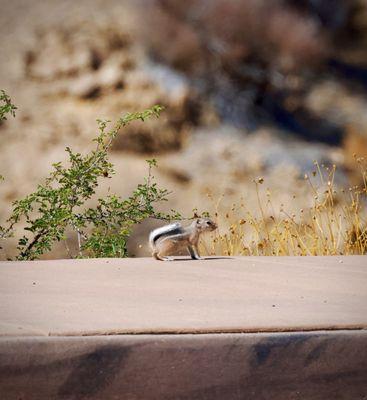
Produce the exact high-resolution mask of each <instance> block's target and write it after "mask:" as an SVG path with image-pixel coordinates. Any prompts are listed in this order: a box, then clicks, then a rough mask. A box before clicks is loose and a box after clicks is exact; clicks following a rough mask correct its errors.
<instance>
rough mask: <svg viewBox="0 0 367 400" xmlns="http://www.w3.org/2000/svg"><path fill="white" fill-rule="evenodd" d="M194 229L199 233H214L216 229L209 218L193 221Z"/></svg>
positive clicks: (215, 225)
mask: <svg viewBox="0 0 367 400" xmlns="http://www.w3.org/2000/svg"><path fill="white" fill-rule="evenodd" d="M195 225H196V228H197V230H198V231H199V232H204V231H210V232H211V231H214V230H215V229H217V224H216V223H215V222H214V221H212V220H211V219H210V218H198V219H197V220H196V221H195Z"/></svg>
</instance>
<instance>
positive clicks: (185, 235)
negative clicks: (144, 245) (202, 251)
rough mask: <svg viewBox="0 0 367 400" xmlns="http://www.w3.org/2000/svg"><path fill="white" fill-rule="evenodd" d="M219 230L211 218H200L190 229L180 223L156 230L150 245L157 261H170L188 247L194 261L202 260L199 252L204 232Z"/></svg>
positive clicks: (151, 234)
mask: <svg viewBox="0 0 367 400" xmlns="http://www.w3.org/2000/svg"><path fill="white" fill-rule="evenodd" d="M215 229H217V225H216V223H215V222H213V221H212V220H211V219H209V218H198V219H196V220H195V221H194V222H192V224H191V225H189V226H188V227H183V226H182V225H181V224H180V223H179V222H175V223H173V224H169V225H165V226H162V227H161V228H158V229H155V230H154V231H152V232H151V233H150V235H149V244H150V247H151V249H152V256H153V257H154V258H155V259H156V260H161V261H170V260H172V257H167V256H166V255H167V254H173V253H175V252H177V251H179V250H181V249H183V248H185V247H186V249H187V250H188V252H189V254H190V256H191V258H192V259H193V260H200V259H201V257H200V255H199V251H198V242H199V237H200V235H201V234H202V233H204V232H211V231H214V230H215Z"/></svg>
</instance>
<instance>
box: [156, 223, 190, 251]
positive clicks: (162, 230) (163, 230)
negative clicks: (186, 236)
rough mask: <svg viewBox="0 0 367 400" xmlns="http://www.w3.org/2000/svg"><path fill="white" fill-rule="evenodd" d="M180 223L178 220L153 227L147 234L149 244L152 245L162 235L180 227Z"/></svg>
mask: <svg viewBox="0 0 367 400" xmlns="http://www.w3.org/2000/svg"><path fill="white" fill-rule="evenodd" d="M181 227H182V226H181V224H180V223H179V222H175V223H173V224H169V225H165V226H162V227H160V228H157V229H154V231H152V232H151V233H150V235H149V243H150V245H151V246H153V245H154V242H155V241H156V240H157V239H158V238H159V237H160V236H162V235H164V234H166V233H169V232H172V231H174V230H176V229H179V228H181Z"/></svg>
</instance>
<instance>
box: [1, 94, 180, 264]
mask: <svg viewBox="0 0 367 400" xmlns="http://www.w3.org/2000/svg"><path fill="white" fill-rule="evenodd" d="M5 96H6V95H5ZM4 100H5V102H6V104H7V106H6V107H7V108H6V109H4V111H3V109H2V114H1V115H2V116H3V115H5V113H6V112H10V113H13V112H14V107H13V106H12V105H11V103H10V99H9V98H8V97H4ZM161 111H162V107H160V106H154V107H152V108H150V109H148V110H145V111H143V112H136V113H128V114H126V115H125V116H123V117H121V118H120V119H119V120H118V121H117V122H116V124H115V125H114V126H113V127H112V128H108V127H109V123H110V121H107V120H98V127H99V133H98V136H97V137H96V138H95V139H94V142H95V144H96V146H95V149H94V150H92V151H91V152H89V153H87V154H85V155H83V154H81V153H76V152H74V151H72V150H71V149H70V148H69V147H67V148H66V152H67V153H68V156H69V162H68V164H67V165H66V166H65V165H63V164H62V163H60V162H58V163H55V164H53V170H52V172H51V173H50V175H49V177H48V178H47V179H46V180H45V182H44V183H43V184H40V185H38V187H37V190H36V191H35V192H33V193H31V194H29V195H28V196H26V197H25V198H23V199H21V200H17V201H15V202H14V203H13V210H12V214H11V216H10V218H9V219H8V221H7V222H8V226H7V227H6V228H2V231H1V236H2V237H3V238H7V237H9V236H11V235H12V234H13V233H14V230H15V229H14V228H15V227H16V226H17V224H22V225H25V227H24V231H25V233H24V235H23V236H22V237H21V238H20V239H19V240H18V245H17V249H18V255H17V257H16V258H17V259H18V260H34V259H37V258H39V257H40V256H41V255H43V254H44V253H46V252H48V251H50V250H51V249H52V246H53V245H54V243H55V242H59V241H66V239H67V232H70V229H71V232H73V234H74V235H76V237H77V241H78V254H77V255H75V256H77V257H126V256H127V240H128V238H129V235H130V233H131V229H132V227H133V226H134V225H135V224H137V223H140V222H141V221H143V220H144V219H146V218H148V217H150V218H158V219H168V220H170V219H177V218H180V214H178V213H177V212H175V211H172V212H171V213H170V214H164V213H160V212H157V211H156V210H155V205H156V204H157V203H160V202H164V201H166V200H167V195H168V194H169V193H168V191H167V190H166V189H161V188H160V187H158V185H157V183H156V182H155V181H154V177H153V175H152V169H153V168H154V167H156V161H155V160H147V163H148V176H147V177H146V178H145V180H144V182H143V183H141V184H139V185H138V186H137V188H136V189H135V190H134V191H133V193H132V195H131V196H130V197H129V198H127V199H122V198H121V197H119V196H117V195H109V196H107V197H105V198H100V199H97V200H96V199H95V195H96V189H97V187H98V185H99V183H100V180H101V179H108V178H109V177H111V176H112V175H113V174H114V173H115V171H114V166H113V164H112V163H111V162H110V161H109V159H108V151H109V149H110V148H111V145H112V142H113V140H114V139H115V138H116V136H117V134H118V133H119V131H120V129H121V128H123V127H125V126H126V125H127V124H129V123H131V122H133V121H135V120H141V121H145V120H146V119H147V118H151V117H158V116H159V115H160V112H161ZM3 113H4V114H3ZM90 199H95V200H96V206H95V207H87V206H86V202H87V201H89V200H90Z"/></svg>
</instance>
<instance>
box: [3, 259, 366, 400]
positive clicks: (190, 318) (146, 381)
mask: <svg viewBox="0 0 367 400" xmlns="http://www.w3.org/2000/svg"><path fill="white" fill-rule="evenodd" d="M366 398H367V257H364V256H355V257H304V258H294V257H264V258H261V257H248V258H231V259H228V258H227V259H221V258H218V259H215V258H212V259H208V260H204V261H200V262H197V261H187V260H179V261H175V262H171V263H162V262H158V261H154V260H152V259H124V260H118V259H109V260H80V261H71V260H55V261H42V262H19V263H8V262H6V263H1V265H0V399H1V400H43V399H44V400H53V399H57V400H58V399H64V400H65V399H67V400H77V399H78V400H79V399H87V400H96V399H98V400H99V399H100V400H108V399H128V400H135V399H136V400H138V399H139V400H140V399H147V400H156V399H157V400H158V399H159V400H165V399H167V400H168V399H170V400H171V399H180V400H232V399H235V400H237V399H238V400H240V399H241V400H242V399H246V400H247V399H250V400H251V399H254V400H255V399H256V400H259V399H271V400H288V399H304V400H314V399H317V400H324V399H345V400H354V399H356V400H362V399H366Z"/></svg>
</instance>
